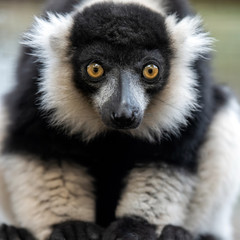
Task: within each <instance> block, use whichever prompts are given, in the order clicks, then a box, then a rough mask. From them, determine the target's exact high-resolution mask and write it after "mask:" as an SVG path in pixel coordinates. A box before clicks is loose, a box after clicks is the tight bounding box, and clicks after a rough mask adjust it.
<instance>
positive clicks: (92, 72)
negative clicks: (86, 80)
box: [87, 63, 104, 78]
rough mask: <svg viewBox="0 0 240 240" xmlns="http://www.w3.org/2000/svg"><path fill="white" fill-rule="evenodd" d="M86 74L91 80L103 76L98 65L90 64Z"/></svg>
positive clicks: (101, 69) (102, 71)
mask: <svg viewBox="0 0 240 240" xmlns="http://www.w3.org/2000/svg"><path fill="white" fill-rule="evenodd" d="M87 73H88V75H89V76H90V77H92V78H99V77H101V76H102V75H103V73H104V70H103V67H102V66H101V65H99V64H98V63H91V64H89V65H88V66H87Z"/></svg>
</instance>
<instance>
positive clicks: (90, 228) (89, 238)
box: [49, 221, 103, 240]
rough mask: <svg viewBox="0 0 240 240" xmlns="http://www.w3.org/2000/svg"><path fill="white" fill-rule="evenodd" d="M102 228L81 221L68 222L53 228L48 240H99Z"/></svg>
mask: <svg viewBox="0 0 240 240" xmlns="http://www.w3.org/2000/svg"><path fill="white" fill-rule="evenodd" d="M102 231H103V230H102V228H100V227H99V226H97V225H95V224H93V223H87V222H82V221H68V222H64V223H60V224H56V225H54V226H53V232H52V234H51V235H50V238H49V240H100V239H101V237H102Z"/></svg>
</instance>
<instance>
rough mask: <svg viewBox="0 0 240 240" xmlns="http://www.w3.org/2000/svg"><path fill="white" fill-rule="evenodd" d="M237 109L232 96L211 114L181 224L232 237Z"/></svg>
mask: <svg viewBox="0 0 240 240" xmlns="http://www.w3.org/2000/svg"><path fill="white" fill-rule="evenodd" d="M239 118H240V110H239V105H238V103H237V102H236V101H235V100H232V101H231V102H230V103H229V105H228V106H226V107H225V108H223V109H222V110H221V111H220V112H219V113H218V114H217V115H216V116H215V118H214V120H213V122H212V124H211V126H210V129H209V132H208V134H207V140H206V141H205V143H204V145H203V147H202V149H201V151H200V155H199V156H200V166H199V174H198V175H199V184H198V185H197V188H196V193H195V195H194V197H193V199H192V203H191V205H190V211H189V214H188V216H189V217H188V219H187V221H186V223H185V226H186V227H187V228H188V229H189V230H191V231H192V232H194V233H197V234H198V233H208V232H209V233H212V234H213V235H215V236H217V237H219V238H220V239H223V240H231V239H232V227H231V226H232V223H231V220H232V219H231V217H232V210H233V207H234V204H235V202H236V200H237V195H238V192H239V190H240V175H239V173H240V152H239V150H240V119H239Z"/></svg>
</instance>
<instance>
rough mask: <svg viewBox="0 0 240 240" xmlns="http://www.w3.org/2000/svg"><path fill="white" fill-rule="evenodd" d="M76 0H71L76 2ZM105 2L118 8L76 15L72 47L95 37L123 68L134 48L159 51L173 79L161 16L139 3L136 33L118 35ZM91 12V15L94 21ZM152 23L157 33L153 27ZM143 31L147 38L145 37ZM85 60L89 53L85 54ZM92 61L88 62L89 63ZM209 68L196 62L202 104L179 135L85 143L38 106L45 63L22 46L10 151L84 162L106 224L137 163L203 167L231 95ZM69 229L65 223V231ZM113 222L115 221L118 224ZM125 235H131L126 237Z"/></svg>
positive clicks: (117, 136) (11, 106) (11, 102)
mask: <svg viewBox="0 0 240 240" xmlns="http://www.w3.org/2000/svg"><path fill="white" fill-rule="evenodd" d="M75 2H76V1H71V3H75ZM174 2H175V4H170V5H169V11H170V12H176V11H177V13H178V15H179V17H180V18H182V17H184V16H186V15H189V14H192V13H191V11H190V10H188V9H189V8H188V7H187V8H185V7H180V8H178V7H177V6H178V5H180V4H182V3H183V4H184V5H185V1H180V0H179V1H177V0H175V1H174ZM66 4H67V3H66V1H62V5H61V6H60V7H58V8H54V6H53V5H52V4H50V7H49V8H48V9H50V10H54V11H57V12H67V11H69V10H70V9H72V6H71V5H68V4H67V5H66ZM175 6H176V7H175ZM107 7H110V9H111V11H118V9H115V8H114V7H113V6H112V5H110V4H106V5H96V7H95V8H94V11H93V10H91V9H86V10H85V12H84V13H82V14H78V15H76V16H75V20H76V21H77V20H79V21H80V22H78V23H77V22H76V23H75V25H74V28H73V29H72V37H71V41H72V45H73V47H74V48H76V47H77V48H80V49H81V46H84V47H85V48H86V45H90V44H91V42H93V41H97V43H98V45H97V47H98V49H99V46H101V54H103V53H104V54H109V56H108V57H107V59H109V62H110V64H111V61H112V62H118V64H119V65H120V66H122V65H126V64H129V65H131V64H132V60H133V57H132V55H128V52H129V49H134V52H133V55H134V56H136V58H137V59H140V57H142V56H140V54H139V52H140V50H141V49H142V48H144V49H147V50H148V51H155V50H156V49H158V50H159V53H160V54H161V55H162V56H163V58H164V59H165V60H166V61H165V63H166V66H165V69H166V71H165V76H164V79H167V76H168V74H169V72H168V71H169V61H170V57H171V50H170V49H169V39H168V36H167V34H166V30H165V27H164V24H163V21H162V19H161V17H160V16H159V15H156V14H151V15H149V13H148V12H145V10H144V9H143V8H141V7H139V8H138V9H137V11H136V12H137V14H140V15H139V16H141V18H139V16H138V15H137V17H138V19H139V21H138V22H137V23H136V22H135V21H134V22H133V21H131V17H130V16H125V17H126V21H127V22H128V24H129V26H130V29H127V31H128V32H130V38H129V35H125V33H126V32H125V31H126V29H125V28H124V26H122V29H121V28H120V30H119V31H117V33H118V35H116V34H115V32H112V28H111V24H112V22H111V12H109V11H108V10H107V9H106V8H107ZM130 7H131V8H132V10H134V9H135V8H136V7H135V6H130ZM124 8H125V7H124V6H121V8H119V9H120V10H119V11H120V12H119V13H117V14H119V15H120V16H121V14H126V11H125V9H124ZM102 9H104V15H103V16H101V17H100V15H101V11H102ZM179 9H180V10H179ZM100 10H101V11H100ZM133 12H135V10H134V11H133ZM95 14H96V16H95ZM90 16H91V18H89V17H90ZM142 16H144V17H142ZM98 19H100V20H101V21H107V22H108V23H109V24H108V25H103V22H101V21H100V22H97V21H98ZM153 22H155V23H156V26H155V25H153V24H152V23H153ZM96 24H98V25H97V26H98V27H97V28H95V27H96ZM120 25H121V24H120ZM146 26H147V28H146ZM149 28H150V29H151V31H149ZM156 28H157V29H158V32H159V33H161V34H160V35H159V36H158V35H156V34H154V35H151V34H153V33H156ZM80 29H81V31H80ZM89 29H93V31H89ZM97 29H98V30H97ZM136 30H137V31H138V32H137V34H136V33H135V32H136ZM139 34H140V36H141V37H139ZM83 36H85V37H83ZM79 39H81V41H80V40H79ZM89 39H90V41H89ZM103 42H104V43H103ZM106 43H107V45H106ZM113 44H114V45H117V46H118V49H114V50H109V47H110V49H111V47H112V45H113ZM106 46H107V47H106ZM136 49H137V50H136ZM69 50H71V49H69ZM113 51H118V54H117V55H118V59H114V58H113V57H112V56H111V53H112V52H113ZM78 54H80V53H77V54H76V56H77V55H78ZM76 56H75V57H74V58H73V65H74V67H75V68H76V69H77V68H78V66H79V64H80V63H81V62H82V60H81V59H77V57H76ZM84 57H85V58H87V57H86V55H84ZM105 58H106V56H105ZM87 60H88V59H85V62H86V61H87ZM208 65H209V63H208V61H207V60H198V61H196V62H195V64H194V66H193V68H194V69H195V70H196V72H197V74H198V82H199V86H198V91H199V93H200V94H199V99H198V102H199V105H200V106H201V109H200V110H199V111H196V112H194V114H193V118H191V119H189V124H188V126H187V127H185V128H182V129H181V134H180V135H179V136H169V137H168V138H164V139H163V140H161V142H158V141H156V143H154V144H153V143H149V142H146V141H144V140H141V139H137V138H133V137H131V136H128V135H125V134H123V133H119V132H115V131H112V132H109V133H107V134H105V135H100V136H98V137H96V138H95V139H94V140H92V141H91V142H89V143H85V142H83V141H82V140H81V135H80V134H79V135H74V136H72V137H69V136H67V135H66V134H65V133H64V132H63V131H61V130H60V129H57V128H54V127H52V126H50V125H49V124H48V121H47V119H46V118H45V117H44V113H43V112H41V111H40V110H39V107H38V106H39V102H38V99H39V92H38V86H37V79H38V77H39V75H40V74H39V72H40V69H41V67H42V66H41V64H40V63H37V62H36V59H35V57H34V56H31V49H29V48H28V47H24V48H23V53H22V56H21V58H20V60H19V66H18V70H17V74H16V75H17V85H16V87H15V88H14V90H13V91H12V92H11V93H9V94H8V95H7V96H6V99H5V104H6V106H7V108H8V113H9V117H10V122H11V124H10V125H9V127H8V137H7V140H6V142H5V148H4V151H5V152H7V153H20V154H21V153H23V154H29V153H30V154H33V155H36V156H38V157H40V158H41V159H42V161H43V162H44V161H48V160H49V159H57V160H58V161H62V160H64V159H68V160H71V161H74V162H78V163H79V164H81V165H83V166H86V167H87V168H88V170H89V173H90V174H91V175H92V176H93V177H94V179H95V183H96V184H95V188H96V196H97V201H96V206H97V212H96V216H97V223H98V224H100V225H102V226H107V225H108V224H109V223H110V222H111V221H113V220H114V210H115V208H116V205H117V201H118V199H119V195H120V191H121V189H122V186H123V181H122V180H123V178H124V177H125V176H126V175H127V173H128V172H129V171H130V170H131V169H132V168H133V167H134V166H136V165H139V164H141V165H142V166H144V165H145V166H146V165H147V164H150V163H155V164H156V167H159V168H161V165H162V164H167V165H169V166H170V167H174V168H181V169H185V170H186V171H189V172H191V173H194V172H195V171H196V170H197V167H198V163H197V160H196V159H197V154H198V149H199V147H200V146H201V143H202V142H203V141H204V139H205V133H206V130H207V128H208V125H209V123H210V121H211V119H212V116H213V114H214V113H215V112H216V111H217V110H218V109H219V108H220V107H221V106H223V105H224V104H225V103H226V101H227V98H226V97H225V93H224V92H222V91H221V90H220V88H216V87H215V86H214V85H213V84H212V80H211V77H209V76H208V72H209V69H208ZM75 72H76V76H75V82H76V85H77V86H78V87H79V88H81V90H84V91H85V93H86V96H88V94H89V92H90V93H92V92H94V91H95V90H94V89H91V88H89V86H88V85H86V84H85V85H84V83H79V82H78V80H76V79H79V75H78V74H81V72H78V71H75ZM151 94H154V93H151ZM103 172H104V174H103ZM109 194H111V197H109ZM127 221H128V220H127ZM129 221H130V220H129ZM66 226H67V225H61V229H62V227H63V228H65V227H66ZM114 226H115V225H112V227H114ZM56 229H59V228H58V227H57V228H56ZM110 230H111V228H110ZM110 230H109V231H110ZM56 231H57V230H56ZM61 231H62V230H61ZM149 231H151V227H149ZM105 236H106V237H105V239H106V240H112V239H109V238H110V237H108V235H107V233H106V235H105ZM151 236H152V235H151ZM121 238H125V237H124V236H121ZM127 238H128V237H127ZM153 238H154V237H153ZM52 239H54V237H52ZM162 239H164V240H166V239H168V238H166V237H165V238H164V237H162ZM187 239H191V238H186V239H185V238H184V240H187ZM124 240H125V239H124Z"/></svg>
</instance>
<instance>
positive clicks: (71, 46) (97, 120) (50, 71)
mask: <svg viewBox="0 0 240 240" xmlns="http://www.w3.org/2000/svg"><path fill="white" fill-rule="evenodd" d="M131 1H134V0H129V1H128V3H127V2H126V3H125V4H122V3H119V2H118V0H115V1H111V2H108V1H107V0H105V1H104V2H102V3H96V1H94V2H93V3H91V4H90V5H84V4H83V5H81V4H80V5H79V6H76V8H75V10H74V11H73V12H71V13H69V14H67V15H55V14H49V15H48V16H47V18H43V19H37V20H36V23H35V25H34V26H33V29H32V30H31V31H30V32H29V33H27V34H26V36H25V37H26V40H25V44H27V45H28V46H30V47H31V48H32V49H33V52H34V53H35V55H36V56H37V58H38V60H39V61H40V62H41V63H42V65H41V66H42V69H41V72H40V75H41V77H40V79H39V80H38V83H39V85H38V86H39V92H40V93H41V94H40V99H39V102H40V103H41V105H40V107H41V109H42V111H43V112H44V114H45V115H47V116H48V119H49V122H50V124H52V125H54V126H55V125H56V126H57V127H61V128H63V129H65V130H66V132H67V133H68V134H81V136H82V137H83V139H85V140H87V141H88V140H90V139H92V138H93V137H95V136H96V135H98V134H101V133H104V132H106V131H109V130H121V131H124V133H126V134H130V135H133V136H137V137H140V138H147V139H148V140H150V141H155V139H156V138H157V139H159V138H161V137H162V135H163V134H178V133H179V131H180V129H181V128H182V127H183V126H186V125H187V124H188V119H189V118H190V117H191V115H192V112H194V111H196V110H197V109H198V90H197V86H198V79H197V76H196V74H195V71H194V68H193V67H192V66H193V64H194V62H195V61H196V60H197V59H198V58H199V57H200V55H204V54H205V53H207V52H208V51H209V46H210V45H211V42H212V40H211V39H210V38H209V37H208V36H207V35H206V34H205V33H204V32H203V31H202V30H201V20H200V19H199V18H198V17H190V16H189V17H185V18H184V19H182V20H181V21H180V20H178V19H177V16H176V15H169V16H167V15H166V14H165V13H164V11H163V12H157V11H155V9H154V7H153V8H151V9H150V8H149V6H148V4H150V5H151V2H150V1H149V3H148V2H147V3H146V4H147V5H146V6H145V5H140V4H138V3H136V1H135V3H129V2H131Z"/></svg>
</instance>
